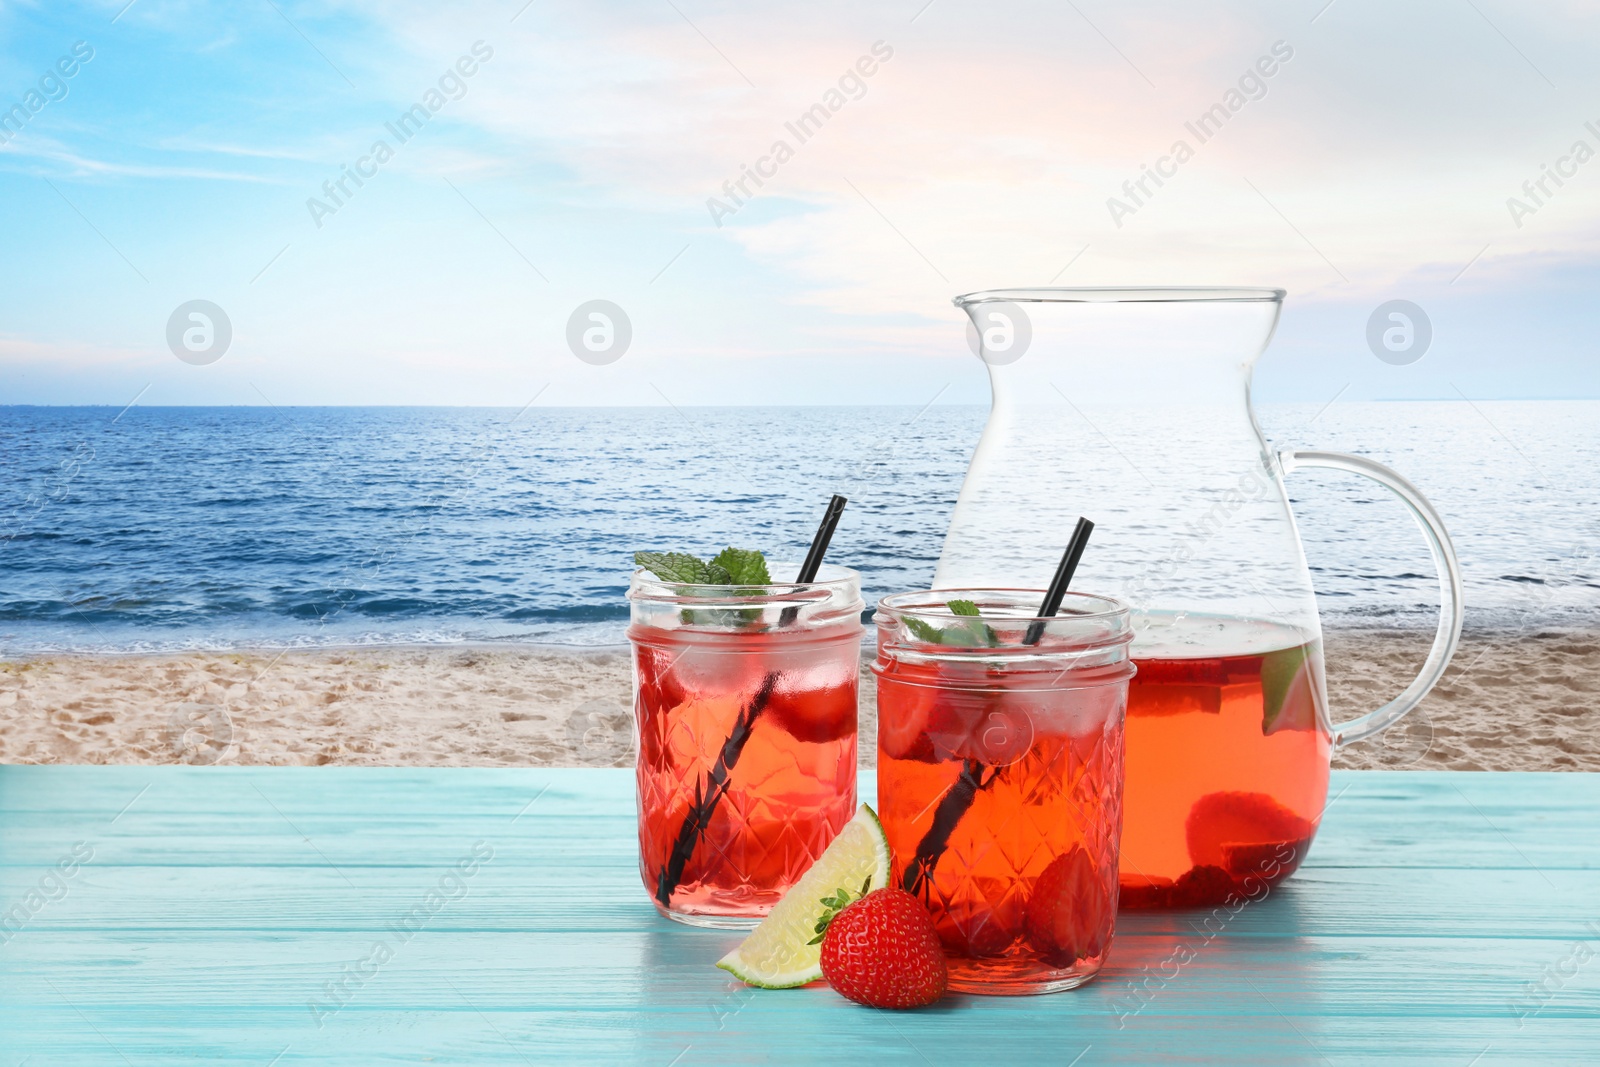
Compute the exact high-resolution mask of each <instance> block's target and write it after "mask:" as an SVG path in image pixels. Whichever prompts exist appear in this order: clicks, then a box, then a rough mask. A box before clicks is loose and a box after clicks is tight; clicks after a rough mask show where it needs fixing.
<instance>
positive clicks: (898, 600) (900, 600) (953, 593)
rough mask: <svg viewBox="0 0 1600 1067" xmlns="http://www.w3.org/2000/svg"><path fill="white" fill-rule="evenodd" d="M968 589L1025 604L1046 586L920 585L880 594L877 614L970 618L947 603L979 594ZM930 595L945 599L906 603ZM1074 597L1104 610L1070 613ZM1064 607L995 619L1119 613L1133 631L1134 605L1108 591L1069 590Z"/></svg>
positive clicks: (1052, 619) (1099, 617)
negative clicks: (912, 605)
mask: <svg viewBox="0 0 1600 1067" xmlns="http://www.w3.org/2000/svg"><path fill="white" fill-rule="evenodd" d="M965 593H976V594H989V595H992V594H995V593H999V594H1002V595H1012V596H1014V597H1015V598H1016V599H1018V600H1019V601H1021V602H1022V603H1024V604H1026V603H1030V602H1034V601H1038V600H1040V599H1042V598H1043V597H1044V594H1045V591H1044V590H1043V589H1025V588H1021V587H1003V586H983V587H981V588H979V587H967V588H959V587H958V588H951V589H920V590H917V591H916V592H911V593H891V594H890V595H888V596H886V597H883V598H881V599H880V600H879V601H878V610H877V614H878V615H882V616H886V617H893V618H903V617H905V616H907V615H910V616H913V617H915V618H918V619H922V620H924V621H927V620H933V619H938V620H940V621H947V620H950V619H968V618H971V617H972V616H970V615H957V614H956V613H955V612H953V611H950V610H949V609H948V607H946V605H947V604H949V602H950V601H951V600H976V599H977V598H976V597H972V596H963V595H962V594H965ZM929 597H941V598H943V600H942V602H941V603H940V604H938V605H937V606H935V605H931V604H930V605H927V610H925V611H923V610H917V609H915V608H908V607H907V606H906V603H907V602H910V601H912V600H913V598H915V599H926V598H929ZM1024 597H1027V598H1028V599H1023V598H1024ZM1074 601H1077V602H1084V601H1093V602H1095V603H1097V604H1101V605H1105V607H1104V608H1103V609H1102V610H1098V611H1074V612H1070V613H1067V612H1065V611H1064V609H1066V607H1067V606H1068V605H1069V604H1071V603H1073V602H1074ZM1061 608H1062V609H1063V610H1061V611H1057V613H1056V614H1054V615H1038V614H1029V615H1002V616H998V617H997V618H996V619H995V620H994V621H997V622H998V621H1004V622H1005V623H1007V624H1008V625H1015V624H1018V623H1031V622H1043V623H1064V622H1097V621H1103V620H1108V619H1115V618H1117V617H1118V616H1122V617H1123V618H1124V619H1125V620H1129V621H1130V632H1131V619H1132V613H1133V609H1132V608H1130V607H1129V606H1128V604H1127V603H1125V602H1124V601H1121V600H1118V599H1117V598H1116V597H1113V596H1105V595H1103V594H1100V593H1080V592H1072V591H1069V592H1067V593H1066V594H1065V595H1064V596H1063V597H1062V598H1061ZM991 651H992V650H991Z"/></svg>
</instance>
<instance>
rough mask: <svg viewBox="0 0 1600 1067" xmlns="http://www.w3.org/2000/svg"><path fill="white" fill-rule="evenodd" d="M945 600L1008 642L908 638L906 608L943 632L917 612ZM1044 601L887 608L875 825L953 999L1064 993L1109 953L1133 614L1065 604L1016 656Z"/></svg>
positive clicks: (1023, 598) (1100, 602)
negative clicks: (923, 916)
mask: <svg viewBox="0 0 1600 1067" xmlns="http://www.w3.org/2000/svg"><path fill="white" fill-rule="evenodd" d="M946 596H954V597H962V596H968V597H970V598H971V599H973V600H975V601H977V602H978V603H979V606H980V607H981V609H982V611H983V618H984V620H985V622H986V623H988V624H989V625H990V626H991V627H992V630H993V633H994V635H995V637H996V638H997V639H998V641H999V642H1000V645H999V646H998V647H988V648H972V647H967V648H952V647H944V644H943V642H941V643H937V644H936V643H930V642H929V641H926V640H920V639H918V637H917V636H916V635H915V634H911V633H908V632H907V631H906V630H905V628H904V627H903V625H902V623H903V617H904V616H905V615H906V614H907V613H910V612H914V611H916V612H918V618H919V620H920V621H922V622H924V623H927V624H931V625H934V626H938V625H939V622H938V619H939V616H938V615H937V614H933V613H928V614H921V613H920V611H919V609H918V608H917V607H913V605H918V604H920V605H921V606H926V605H927V603H928V602H929V600H930V598H932V602H935V603H937V604H939V605H940V607H942V605H943V602H944V598H945V597H946ZM907 601H910V602H911V603H910V604H908V603H907ZM1038 601H1039V594H1037V593H1031V592H1023V591H1004V592H1002V591H987V592H984V591H972V592H970V593H963V592H961V591H952V590H944V591H941V592H938V593H931V594H907V595H905V596H900V597H890V598H888V599H886V600H885V601H884V602H883V604H882V605H881V606H880V608H879V614H878V624H879V628H880V640H879V653H878V661H877V663H876V665H875V666H874V668H873V671H874V673H875V674H876V675H877V677H878V800H879V817H880V818H881V819H882V822H883V827H884V832H885V834H886V835H887V837H888V840H889V848H890V850H891V852H892V853H893V856H894V868H893V869H894V880H895V884H897V885H900V886H901V887H902V888H905V889H907V890H908V891H910V892H912V893H915V894H916V895H918V896H919V897H920V898H921V899H922V900H923V901H924V903H926V904H927V905H928V909H929V912H930V913H931V914H932V915H933V917H934V924H935V926H936V927H937V929H938V931H939V937H940V940H941V941H942V942H943V944H944V948H945V954H946V956H947V957H948V960H949V965H950V986H951V988H952V989H960V990H965V991H967V992H976V993H1040V992H1050V991H1053V990H1057V989H1069V988H1071V987H1073V986H1076V985H1080V984H1082V983H1083V982H1085V981H1088V980H1089V979H1090V978H1092V977H1093V976H1094V974H1095V973H1096V972H1097V971H1098V970H1099V969H1100V966H1101V964H1102V963H1103V962H1104V961H1105V958H1106V954H1107V953H1108V952H1109V950H1110V947H1111V933H1112V925H1113V923H1114V920H1115V916H1116V907H1117V875H1116V871H1117V842H1118V834H1119V831H1120V829H1121V821H1122V820H1121V795H1122V759H1123V710H1124V705H1125V702H1126V699H1127V681H1128V676H1129V674H1130V673H1131V670H1130V669H1129V664H1128V659H1127V642H1128V636H1129V631H1128V629H1127V625H1128V624H1127V613H1126V610H1125V609H1122V608H1121V607H1120V605H1118V604H1117V603H1116V602H1115V601H1108V600H1104V599H1102V598H1098V597H1087V596H1082V595H1077V594H1073V595H1069V597H1068V602H1067V604H1066V605H1065V606H1064V607H1063V609H1062V610H1063V613H1064V614H1063V615H1062V616H1061V617H1059V618H1058V619H1057V620H1055V621H1053V622H1052V623H1051V624H1050V627H1049V629H1048V630H1047V632H1046V634H1045V636H1044V639H1043V640H1042V641H1041V642H1040V643H1039V644H1038V645H1035V646H1025V645H1023V644H1022V637H1023V634H1024V633H1025V631H1026V629H1027V619H1026V616H1028V615H1031V614H1032V613H1033V611H1034V610H1036V608H1037V605H1038ZM1023 604H1028V605H1029V606H1027V607H1023V606H1022V605H1023ZM1007 612H1010V613H1011V615H1012V617H1010V618H1007V617H1006V613H1007ZM1074 614H1076V616H1077V617H1074ZM943 623H944V625H945V626H946V627H948V626H950V624H951V616H949V615H945V616H944V620H943Z"/></svg>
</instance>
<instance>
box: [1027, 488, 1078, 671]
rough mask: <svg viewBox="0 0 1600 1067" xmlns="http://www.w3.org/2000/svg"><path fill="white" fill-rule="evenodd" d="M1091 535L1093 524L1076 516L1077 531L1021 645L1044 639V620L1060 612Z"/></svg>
mask: <svg viewBox="0 0 1600 1067" xmlns="http://www.w3.org/2000/svg"><path fill="white" fill-rule="evenodd" d="M1092 533H1094V523H1092V522H1090V521H1089V520H1088V519H1086V518H1084V517H1083V516H1081V515H1080V516H1078V526H1077V529H1075V530H1073V531H1072V540H1070V541H1068V542H1067V550H1066V551H1065V552H1063V553H1062V554H1061V562H1060V563H1059V564H1057V565H1056V576H1055V577H1054V578H1052V579H1050V588H1049V589H1047V590H1045V594H1044V603H1043V604H1040V605H1039V617H1038V618H1037V619H1035V620H1033V622H1031V623H1029V624H1028V633H1027V636H1025V637H1023V639H1022V643H1023V644H1025V645H1037V644H1038V643H1039V641H1040V639H1041V638H1043V637H1044V627H1045V620H1047V619H1052V618H1054V617H1055V614H1056V612H1058V611H1060V610H1061V601H1062V600H1064V599H1066V595H1067V586H1069V585H1071V584H1072V575H1073V574H1074V573H1075V572H1076V571H1077V569H1078V561H1079V560H1080V559H1082V558H1083V550H1084V549H1086V548H1088V547H1089V535H1090V534H1092Z"/></svg>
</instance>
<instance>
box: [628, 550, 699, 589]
mask: <svg viewBox="0 0 1600 1067" xmlns="http://www.w3.org/2000/svg"><path fill="white" fill-rule="evenodd" d="M633 562H634V565H635V566H637V567H643V568H644V569H645V570H647V571H649V572H650V573H651V574H654V575H655V576H656V577H657V578H660V579H661V580H662V581H663V582H682V583H684V584H687V585H703V584H704V583H705V582H707V581H708V580H709V579H708V577H707V574H706V571H707V568H706V565H705V564H704V563H702V562H701V561H700V560H699V559H696V558H695V557H694V556H691V555H689V554H688V553H687V552H635V553H634V554H633Z"/></svg>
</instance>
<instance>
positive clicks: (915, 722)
mask: <svg viewBox="0 0 1600 1067" xmlns="http://www.w3.org/2000/svg"><path fill="white" fill-rule="evenodd" d="M885 686H894V687H896V704H895V713H894V714H893V715H881V714H880V715H879V716H878V747H879V748H881V749H882V750H883V754H884V755H885V756H887V757H889V758H890V759H902V760H916V761H917V762H919V763H937V762H939V756H938V754H937V753H935V752H934V749H933V740H932V738H930V737H929V736H928V734H927V728H928V718H929V716H930V714H931V713H932V711H933V707H934V704H935V703H937V701H938V699H939V692H940V691H939V690H937V689H934V688H933V687H932V686H926V685H908V684H905V683H901V682H897V681H892V680H890V679H889V678H887V677H884V678H880V679H879V680H878V687H879V689H880V691H881V690H882V689H883V688H884V687H885ZM882 706H883V704H882V702H881V697H880V703H879V707H880V708H881V707H882Z"/></svg>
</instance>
